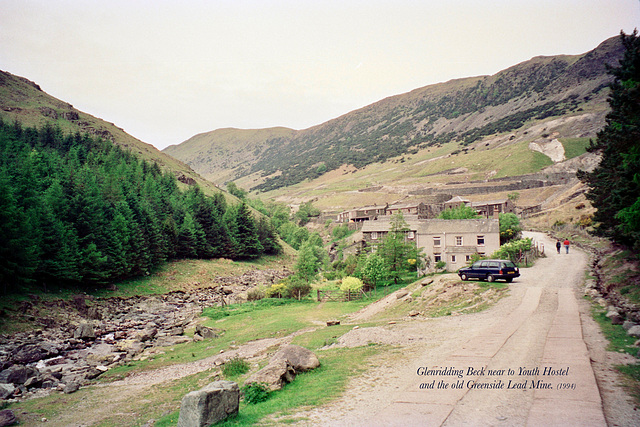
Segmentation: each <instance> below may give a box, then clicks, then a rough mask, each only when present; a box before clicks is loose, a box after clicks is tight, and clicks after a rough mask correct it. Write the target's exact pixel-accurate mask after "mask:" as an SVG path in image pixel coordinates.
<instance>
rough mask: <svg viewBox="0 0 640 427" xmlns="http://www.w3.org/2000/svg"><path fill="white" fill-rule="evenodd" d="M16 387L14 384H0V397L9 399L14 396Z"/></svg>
mask: <svg viewBox="0 0 640 427" xmlns="http://www.w3.org/2000/svg"><path fill="white" fill-rule="evenodd" d="M14 391H16V387H15V386H14V385H13V384H0V399H8V398H10V397H11V396H13V392H14Z"/></svg>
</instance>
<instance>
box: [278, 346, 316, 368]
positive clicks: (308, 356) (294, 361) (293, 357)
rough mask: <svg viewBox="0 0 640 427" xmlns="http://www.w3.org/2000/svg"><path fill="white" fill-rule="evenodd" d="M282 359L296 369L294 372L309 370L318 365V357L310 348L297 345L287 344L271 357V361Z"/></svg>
mask: <svg viewBox="0 0 640 427" xmlns="http://www.w3.org/2000/svg"><path fill="white" fill-rule="evenodd" d="M276 360H284V361H286V362H287V363H288V364H289V365H291V366H292V367H293V369H295V370H296V372H304V371H310V370H311V369H315V368H317V367H318V366H320V361H319V360H318V357H317V356H316V355H315V354H314V353H313V352H312V351H310V350H307V349H306V348H304V347H300V346H299V345H294V344H289V345H287V346H285V347H283V348H281V349H280V350H278V352H277V353H276V354H275V355H274V356H273V357H272V358H271V361H272V362H273V361H276Z"/></svg>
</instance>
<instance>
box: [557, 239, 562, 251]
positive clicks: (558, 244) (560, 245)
mask: <svg viewBox="0 0 640 427" xmlns="http://www.w3.org/2000/svg"><path fill="white" fill-rule="evenodd" d="M561 247H562V243H560V240H556V249H557V250H558V253H560V248H561Z"/></svg>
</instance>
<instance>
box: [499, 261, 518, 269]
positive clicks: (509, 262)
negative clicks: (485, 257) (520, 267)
mask: <svg viewBox="0 0 640 427" xmlns="http://www.w3.org/2000/svg"><path fill="white" fill-rule="evenodd" d="M502 266H503V267H506V268H516V265H515V264H514V263H512V262H511V261H507V262H503V263H502Z"/></svg>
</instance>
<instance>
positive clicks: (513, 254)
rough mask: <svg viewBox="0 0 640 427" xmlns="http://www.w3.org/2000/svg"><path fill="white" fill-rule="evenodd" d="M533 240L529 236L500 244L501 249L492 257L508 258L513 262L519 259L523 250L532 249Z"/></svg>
mask: <svg viewBox="0 0 640 427" xmlns="http://www.w3.org/2000/svg"><path fill="white" fill-rule="evenodd" d="M531 245H532V241H531V239H530V238H529V237H527V238H524V239H519V240H512V241H510V242H508V243H505V244H504V245H502V246H500V249H498V250H497V251H495V252H494V253H493V255H491V258H495V259H508V260H511V261H512V262H514V263H515V262H516V261H517V260H518V256H519V255H520V254H521V253H522V252H526V251H530V250H531Z"/></svg>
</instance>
